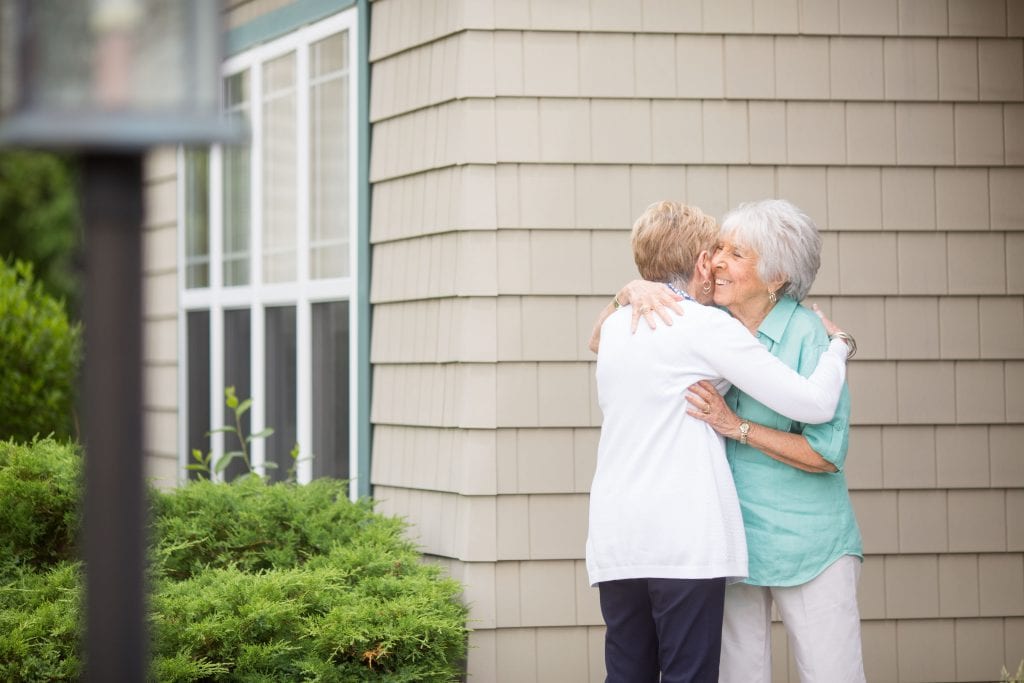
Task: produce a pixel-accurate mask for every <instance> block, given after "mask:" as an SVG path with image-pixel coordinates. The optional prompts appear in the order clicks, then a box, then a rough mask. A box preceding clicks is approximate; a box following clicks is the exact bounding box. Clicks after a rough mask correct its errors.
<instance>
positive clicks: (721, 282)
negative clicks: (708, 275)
mask: <svg viewBox="0 0 1024 683" xmlns="http://www.w3.org/2000/svg"><path fill="white" fill-rule="evenodd" d="M731 284H732V282H731V281H729V280H722V279H719V278H715V285H716V286H717V287H721V286H722V285H731Z"/></svg>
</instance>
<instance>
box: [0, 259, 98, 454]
mask: <svg viewBox="0 0 1024 683" xmlns="http://www.w3.org/2000/svg"><path fill="white" fill-rule="evenodd" d="M79 336H80V332H79V327H78V326H77V325H71V324H70V323H69V322H68V318H67V315H66V314H65V312H64V307H63V306H62V305H61V304H60V303H59V302H58V301H57V300H56V299H54V298H52V297H51V296H49V295H48V294H46V293H45V292H44V291H43V287H42V285H41V284H40V283H38V282H35V281H34V280H33V277H32V267H31V266H30V265H28V264H26V263H23V262H18V263H16V264H14V265H13V266H12V265H10V264H8V263H4V262H0V439H8V438H13V439H16V440H18V441H28V440H30V439H32V438H33V437H34V436H36V435H41V436H46V435H48V434H51V433H52V434H55V435H57V436H58V437H62V438H63V437H67V436H70V435H71V434H72V433H73V432H72V425H73V419H72V407H73V402H74V384H75V375H76V371H77V367H78V355H79Z"/></svg>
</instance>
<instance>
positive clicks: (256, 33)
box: [225, 0, 369, 56]
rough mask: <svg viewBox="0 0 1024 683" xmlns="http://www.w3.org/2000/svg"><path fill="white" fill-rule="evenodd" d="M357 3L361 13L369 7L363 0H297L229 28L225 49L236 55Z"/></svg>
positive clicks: (228, 52)
mask: <svg viewBox="0 0 1024 683" xmlns="http://www.w3.org/2000/svg"><path fill="white" fill-rule="evenodd" d="M356 5H359V14H360V17H362V15H363V13H365V12H368V11H369V7H367V6H366V3H364V2H361V1H360V0H296V1H295V2H293V3H291V4H290V5H287V6H285V7H282V8H280V9H276V10H274V11H273V12H268V13H267V14H264V15H263V16H260V17H257V18H256V19H253V20H252V21H250V22H248V23H245V24H242V25H241V26H236V27H235V28H233V29H231V30H230V31H228V33H227V44H226V46H225V50H226V51H227V55H228V56H232V55H236V54H238V53H239V52H244V51H245V50H248V49H250V48H252V47H254V46H256V45H259V44H261V43H265V42H267V41H270V40H274V39H275V38H280V37H281V36H283V35H285V34H287V33H291V32H292V31H294V30H295V29H297V28H301V27H303V26H305V25H306V24H311V23H313V22H314V21H319V20H320V19H324V18H325V17H329V16H331V15H332V14H337V13H338V12H341V11H342V10H346V9H348V8H349V7H355V6H356ZM360 21H362V19H360Z"/></svg>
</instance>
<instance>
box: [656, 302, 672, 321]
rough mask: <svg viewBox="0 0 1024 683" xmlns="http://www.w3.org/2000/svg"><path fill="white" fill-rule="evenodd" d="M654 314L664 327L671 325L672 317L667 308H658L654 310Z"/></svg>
mask: <svg viewBox="0 0 1024 683" xmlns="http://www.w3.org/2000/svg"><path fill="white" fill-rule="evenodd" d="M654 312H655V313H657V314H658V317H659V318H661V320H662V322H664V323H665V324H666V325H671V324H672V315H671V314H670V313H669V312H668V306H659V307H657V308H655V309H654Z"/></svg>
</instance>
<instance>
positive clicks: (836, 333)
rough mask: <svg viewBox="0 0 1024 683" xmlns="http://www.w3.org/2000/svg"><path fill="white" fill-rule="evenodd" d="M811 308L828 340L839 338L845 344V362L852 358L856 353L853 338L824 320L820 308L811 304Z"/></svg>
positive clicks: (826, 319) (827, 320) (855, 342)
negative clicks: (822, 326) (819, 319)
mask: <svg viewBox="0 0 1024 683" xmlns="http://www.w3.org/2000/svg"><path fill="white" fill-rule="evenodd" d="M811 308H813V309H814V312H815V313H817V314H818V317H819V318H821V322H822V324H823V325H824V326H825V331H826V332H827V333H828V338H829V339H835V338H836V337H839V338H840V339H842V340H843V342H844V343H845V344H846V348H847V349H848V351H847V353H846V358H847V360H849V359H850V358H853V356H854V354H856V353H857V341H856V340H855V339H854V338H853V336H851V335H850V334H847V333H846V332H843V331H842V330H841V329H839V326H838V325H836V324H835V323H834V322H832V321H831V320H829V319H828V318H826V317H825V314H824V313H822V312H821V309H820V308H818V304H813V305H812V306H811Z"/></svg>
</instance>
